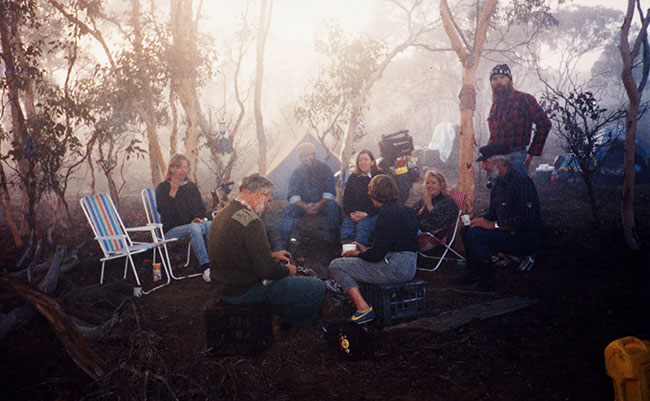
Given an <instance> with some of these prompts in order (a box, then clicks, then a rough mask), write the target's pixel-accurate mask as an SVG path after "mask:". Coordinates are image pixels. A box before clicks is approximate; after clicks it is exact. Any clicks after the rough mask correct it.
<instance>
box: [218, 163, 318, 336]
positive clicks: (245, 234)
mask: <svg viewBox="0 0 650 401" xmlns="http://www.w3.org/2000/svg"><path fill="white" fill-rule="evenodd" d="M272 196H273V183H272V182H271V181H269V180H268V179H267V178H266V177H263V176H261V175H260V174H251V175H249V176H247V177H244V178H243V179H242V182H241V185H240V187H239V194H237V197H236V198H235V199H234V200H232V201H230V203H228V204H227V205H226V206H225V207H224V208H223V209H221V211H220V212H219V213H218V214H217V215H216V217H215V218H214V219H213V221H212V224H211V226H210V236H209V239H208V253H209V255H210V271H211V278H212V281H213V282H216V289H217V293H218V294H219V295H220V296H221V299H223V300H224V301H226V302H228V303H230V304H233V305H250V304H256V303H261V302H266V303H268V304H270V305H271V309H272V311H273V313H275V314H277V315H280V316H281V318H282V322H283V323H285V324H288V325H294V324H295V325H299V326H306V325H310V324H313V323H314V322H315V321H316V320H317V319H318V315H319V312H320V309H321V305H322V303H323V298H324V297H325V284H323V282H322V281H321V280H319V279H318V278H315V277H296V276H295V274H296V267H295V266H294V265H292V264H290V263H289V262H290V258H291V254H290V253H289V252H287V251H286V250H281V251H277V252H271V247H270V245H269V241H268V239H267V236H266V229H265V228H264V222H263V221H262V219H261V218H260V217H259V216H260V215H261V214H262V213H263V212H264V211H265V210H266V208H267V207H268V204H269V201H270V200H271V197H272ZM283 262H285V263H283Z"/></svg>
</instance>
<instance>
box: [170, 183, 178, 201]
mask: <svg viewBox="0 0 650 401" xmlns="http://www.w3.org/2000/svg"><path fill="white" fill-rule="evenodd" d="M180 186H181V185H180V184H177V183H175V182H174V180H170V181H169V196H171V197H172V198H175V197H176V192H178V188H180Z"/></svg>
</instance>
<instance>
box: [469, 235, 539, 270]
mask: <svg viewBox="0 0 650 401" xmlns="http://www.w3.org/2000/svg"><path fill="white" fill-rule="evenodd" d="M461 237H462V239H463V245H464V246H465V252H466V254H467V258H468V260H469V261H470V263H472V264H479V265H484V264H490V262H491V260H492V259H491V258H492V254H494V253H497V252H501V253H506V254H510V255H515V256H526V255H531V254H533V253H535V252H537V251H538V250H539V249H540V248H541V246H542V236H541V234H540V233H539V231H524V232H522V231H516V230H513V231H500V230H486V229H484V228H478V227H474V228H469V229H465V228H464V229H463V230H462V231H461Z"/></svg>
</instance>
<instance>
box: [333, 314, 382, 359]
mask: <svg viewBox="0 0 650 401" xmlns="http://www.w3.org/2000/svg"><path fill="white" fill-rule="evenodd" d="M370 330H371V329H370V327H369V326H368V325H367V324H364V325H358V324H356V323H353V322H347V321H344V322H340V323H339V322H335V323H330V324H328V325H326V326H325V327H323V331H324V332H325V340H326V341H327V344H328V345H329V348H330V350H331V351H332V352H333V353H336V354H338V355H340V356H341V357H342V358H345V359H362V358H369V357H371V356H372V355H373V353H374V351H375V347H374V344H373V338H372V335H371V334H370V332H369V331H370Z"/></svg>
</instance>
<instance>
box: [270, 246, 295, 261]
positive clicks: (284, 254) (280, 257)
mask: <svg viewBox="0 0 650 401" xmlns="http://www.w3.org/2000/svg"><path fill="white" fill-rule="evenodd" d="M271 255H273V257H274V258H275V260H277V261H279V262H287V263H289V262H290V261H291V253H290V252H289V251H287V250H284V249H283V250H281V251H277V252H271Z"/></svg>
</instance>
